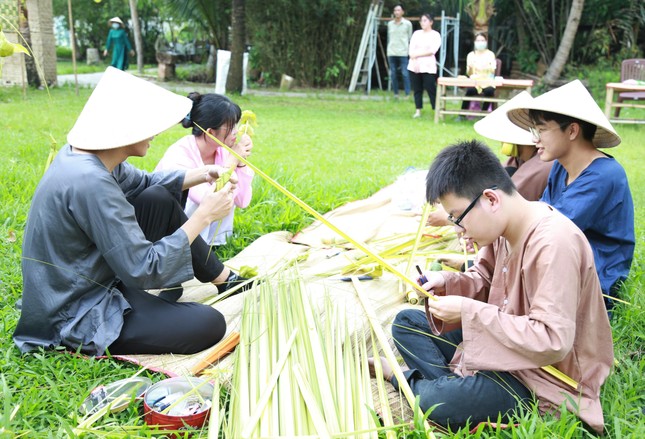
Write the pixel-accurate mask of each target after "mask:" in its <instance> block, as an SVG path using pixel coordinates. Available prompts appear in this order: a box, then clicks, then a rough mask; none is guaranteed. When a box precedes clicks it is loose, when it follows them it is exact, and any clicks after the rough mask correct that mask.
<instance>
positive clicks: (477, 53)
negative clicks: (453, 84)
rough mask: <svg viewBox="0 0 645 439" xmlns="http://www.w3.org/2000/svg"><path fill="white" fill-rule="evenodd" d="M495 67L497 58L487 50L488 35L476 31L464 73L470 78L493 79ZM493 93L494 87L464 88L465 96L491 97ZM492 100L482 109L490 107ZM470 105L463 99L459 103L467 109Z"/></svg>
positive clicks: (462, 107)
mask: <svg viewBox="0 0 645 439" xmlns="http://www.w3.org/2000/svg"><path fill="white" fill-rule="evenodd" d="M496 68H497V60H496V59H495V53H493V52H492V51H490V50H488V37H487V36H486V34H484V33H478V34H477V35H476V36H475V50H473V51H472V52H470V53H469V54H468V56H467V57H466V74H467V75H468V77H470V78H471V79H477V80H482V79H493V78H494V77H495V69H496ZM494 94H495V87H494V86H492V85H491V86H488V87H470V88H468V89H466V96H486V97H489V98H492V97H493V95H494ZM492 105H493V104H492V102H486V103H485V105H484V110H491V109H492ZM469 106H470V101H463V103H462V104H461V109H462V110H467V109H468V107H469Z"/></svg>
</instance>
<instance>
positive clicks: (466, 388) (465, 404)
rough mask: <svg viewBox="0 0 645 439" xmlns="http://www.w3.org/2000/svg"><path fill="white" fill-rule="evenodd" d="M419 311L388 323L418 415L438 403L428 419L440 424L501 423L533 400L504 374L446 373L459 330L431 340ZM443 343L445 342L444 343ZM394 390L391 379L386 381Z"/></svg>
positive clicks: (461, 425) (426, 322) (510, 376)
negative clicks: (488, 421)
mask: <svg viewBox="0 0 645 439" xmlns="http://www.w3.org/2000/svg"><path fill="white" fill-rule="evenodd" d="M428 334H432V332H431V331H430V327H429V325H428V320H427V318H426V315H425V313H424V312H423V311H420V310H416V309H406V310H403V311H401V312H400V313H399V314H397V316H396V318H395V320H394V323H393V324H392V336H393V337H394V342H395V343H396V346H397V348H398V350H399V352H400V353H401V356H402V357H403V359H404V360H405V363H406V364H407V365H408V366H409V367H410V370H409V371H406V372H405V373H404V374H405V377H406V379H407V381H408V383H409V384H410V387H411V388H412V391H413V392H414V394H415V395H419V397H420V402H419V405H420V407H421V409H422V410H423V411H426V410H428V409H429V408H430V407H432V406H434V405H435V404H438V406H437V407H435V409H434V410H433V411H432V412H431V413H430V416H429V419H430V420H431V421H433V422H435V423H437V424H439V425H442V426H450V427H451V428H453V427H455V428H460V427H463V426H464V425H466V423H467V422H468V421H470V423H471V425H476V424H478V423H479V422H483V421H487V420H488V419H489V418H490V419H491V420H497V416H498V414H500V413H501V415H502V419H503V420H506V421H507V420H508V415H509V414H510V413H511V412H513V411H514V410H515V409H518V408H519V407H522V406H523V405H525V404H526V405H527V406H528V403H530V402H531V401H532V400H533V396H532V394H531V392H530V391H529V390H528V389H527V388H526V387H525V386H524V385H523V384H522V383H521V382H520V381H519V380H518V379H517V378H515V377H513V375H511V374H510V373H508V372H492V371H480V372H478V373H477V374H475V375H474V376H469V377H460V376H458V375H456V374H454V373H452V372H451V371H450V368H449V363H450V360H451V359H452V357H453V356H454V354H455V351H456V346H457V345H458V344H459V343H461V341H462V339H463V337H462V333H461V330H457V331H452V332H448V333H447V334H445V335H443V336H442V337H441V339H439V340H438V339H436V338H434V337H431V336H430V335H428ZM444 340H445V341H444ZM392 384H393V385H394V387H396V388H397V389H398V382H397V381H396V379H393V380H392Z"/></svg>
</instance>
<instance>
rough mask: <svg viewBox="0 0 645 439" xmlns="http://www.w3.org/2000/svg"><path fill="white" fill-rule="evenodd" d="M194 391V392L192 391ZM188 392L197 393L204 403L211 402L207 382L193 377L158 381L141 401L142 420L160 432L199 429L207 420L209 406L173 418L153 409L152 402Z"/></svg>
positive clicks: (211, 386)
mask: <svg viewBox="0 0 645 439" xmlns="http://www.w3.org/2000/svg"><path fill="white" fill-rule="evenodd" d="M193 389H195V390H193ZM190 391H193V392H194V393H199V395H200V396H201V398H202V399H203V400H204V401H211V399H212V396H213V385H212V384H210V383H209V382H208V381H206V380H203V379H200V378H194V377H188V378H183V377H177V378H169V379H166V380H163V381H159V382H158V383H157V384H155V385H153V386H152V387H150V389H148V391H147V392H146V395H145V397H144V399H143V407H144V409H145V414H144V419H145V422H146V424H148V425H157V426H158V427H159V429H161V430H185V429H186V428H187V427H193V428H200V427H202V426H203V425H204V424H205V423H206V420H207V419H208V415H209V414H210V404H209V405H208V407H207V408H205V409H203V410H202V411H199V412H197V413H194V414H190V415H183V416H175V415H170V414H163V413H161V411H163V410H161V411H157V410H156V409H155V408H153V407H154V405H155V404H154V402H155V401H158V400H160V399H162V398H163V397H164V396H168V395H171V394H175V393H182V394H186V393H188V392H190Z"/></svg>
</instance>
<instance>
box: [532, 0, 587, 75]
mask: <svg viewBox="0 0 645 439" xmlns="http://www.w3.org/2000/svg"><path fill="white" fill-rule="evenodd" d="M584 4H585V1H584V0H573V2H572V3H571V10H570V11H569V19H568V20H567V27H566V28H565V29H564V34H562V41H560V45H559V46H558V51H557V52H556V54H555V57H554V58H553V61H551V64H550V65H549V69H548V70H547V71H546V74H545V75H544V78H543V79H542V81H543V82H544V83H546V84H553V83H554V82H555V81H556V80H557V79H558V78H559V77H560V74H561V73H562V70H564V66H565V65H566V63H567V58H569V53H570V52H571V48H572V47H573V41H574V40H575V38H576V32H578V25H579V24H580V17H581V16H582V9H583V7H584Z"/></svg>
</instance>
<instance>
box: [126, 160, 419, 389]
mask: <svg viewBox="0 0 645 439" xmlns="http://www.w3.org/2000/svg"><path fill="white" fill-rule="evenodd" d="M425 175H426V172H425V171H424V172H415V173H411V174H405V175H404V178H400V179H399V180H397V182H396V183H394V184H393V185H390V186H388V187H386V188H383V189H382V190H380V191H379V192H377V193H376V194H374V195H373V196H371V197H369V198H367V199H365V200H360V201H355V202H352V203H348V204H346V205H344V206H341V207H339V208H338V209H335V210H333V211H331V212H329V213H328V214H326V217H327V218H329V220H330V221H331V222H332V223H333V224H335V225H336V226H337V227H339V228H340V229H341V230H343V231H344V232H345V233H347V234H348V235H350V236H352V237H354V239H363V240H364V241H365V242H367V244H368V245H370V242H371V241H374V240H377V239H383V238H386V237H388V236H391V235H393V234H397V233H398V234H400V233H403V232H409V233H410V234H415V233H416V231H417V229H418V227H419V220H420V215H419V213H418V212H420V208H421V206H422V204H423V196H424V194H423V191H422V190H421V191H419V190H418V188H422V189H423V188H424V187H425V184H424V180H425ZM401 194H403V195H404V199H402V195H401ZM401 206H403V207H404V208H405V209H402V208H401ZM415 211H417V212H416V213H415ZM335 236H337V235H336V233H334V232H332V231H331V230H330V229H329V228H328V227H326V226H324V225H323V224H321V223H320V222H318V221H316V222H314V223H313V224H312V225H311V226H309V227H307V228H305V229H304V230H302V231H301V232H299V233H298V234H297V235H296V236H295V237H293V236H291V234H290V233H288V232H274V233H270V234H267V235H264V236H262V237H260V238H259V239H257V240H256V241H255V242H253V243H252V244H251V245H250V246H248V247H247V248H246V249H244V250H243V251H242V252H240V253H239V254H238V255H236V256H235V257H234V258H233V259H231V260H229V261H227V262H226V265H227V266H229V267H231V268H232V269H233V270H239V268H240V267H241V266H243V265H248V266H253V267H257V268H258V271H259V276H260V277H263V276H266V278H270V275H271V274H272V273H275V272H276V271H279V270H280V268H281V267H284V266H285V264H293V263H294V259H296V258H297V259H298V262H297V264H296V265H297V269H298V270H299V274H300V276H301V278H302V279H303V281H304V282H303V283H304V285H305V288H306V289H307V293H308V294H309V296H310V297H311V299H312V303H313V304H314V307H315V309H317V310H318V312H319V313H321V314H323V313H324V303H325V301H327V300H329V299H331V301H332V302H333V303H334V304H335V305H336V306H338V309H340V310H341V311H340V312H344V315H345V316H346V321H347V325H348V328H349V329H350V330H356V331H364V332H365V333H366V335H367V338H368V340H369V336H370V326H369V322H368V320H367V318H366V315H365V311H364V309H363V307H362V305H361V304H360V302H359V301H358V298H357V295H356V291H355V289H354V287H353V286H352V283H351V282H343V281H341V280H340V277H341V276H340V275H331V276H330V275H329V273H331V272H337V273H339V272H340V270H341V269H342V268H343V267H345V266H346V265H347V264H349V263H350V262H352V261H353V260H355V258H356V257H358V256H361V255H362V252H359V251H357V250H355V249H353V248H351V246H349V245H347V246H344V245H342V246H329V245H328V244H327V243H329V241H330V240H332V241H333V240H334V239H336V238H335ZM361 286H362V287H363V290H364V292H365V294H366V295H367V296H368V297H369V302H370V306H371V307H372V308H373V310H374V312H375V313H376V315H377V317H378V319H379V321H380V322H381V324H382V326H383V329H384V331H385V333H386V334H388V335H389V334H391V331H390V329H391V323H392V320H393V318H394V316H395V315H396V314H397V313H398V312H399V311H400V310H402V309H405V308H411V307H415V306H412V305H410V304H409V303H408V302H407V301H406V289H405V288H403V287H402V285H401V282H400V281H399V280H398V279H397V278H396V277H395V276H394V275H392V274H390V273H387V272H385V273H384V274H383V276H382V277H380V278H376V279H373V280H369V281H364V282H361ZM217 294H218V293H217V289H216V288H215V287H214V286H212V285H205V284H201V283H199V282H198V281H196V280H192V281H190V282H187V283H185V284H184V294H183V296H182V298H181V299H180V300H181V301H200V302H203V301H206V300H208V299H211V298H213V297H215V296H216V295H217ZM245 294H248V293H245ZM242 299H243V295H242V294H240V295H235V296H232V297H229V298H226V299H225V300H222V301H219V302H217V303H215V304H214V305H213V306H215V308H217V309H218V310H219V311H220V312H221V313H222V314H223V315H224V316H225V318H226V322H227V325H228V328H227V331H228V333H230V332H231V331H238V332H239V328H240V319H241V309H242ZM416 308H418V309H422V307H421V306H416ZM390 345H391V346H392V347H393V343H390ZM368 346H369V343H368ZM209 352H210V349H209V350H206V351H204V352H200V353H198V354H195V355H170V354H168V355H127V356H119V357H117V358H120V359H122V360H126V361H131V362H133V363H136V364H140V365H142V366H145V367H147V368H149V369H151V370H156V371H160V372H163V373H165V374H167V375H169V376H187V375H190V372H189V371H190V370H191V368H192V367H193V366H195V365H196V364H197V363H198V362H200V360H202V359H203V358H205V357H206V356H207V355H208V353H209ZM232 357H233V356H231V355H229V356H227V357H225V358H223V359H222V360H220V361H219V363H218V364H217V365H214V366H217V368H218V370H219V371H220V372H221V373H222V374H224V375H225V376H229V375H230V371H231V369H232V367H231V365H232ZM397 393H398V392H397Z"/></svg>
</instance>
